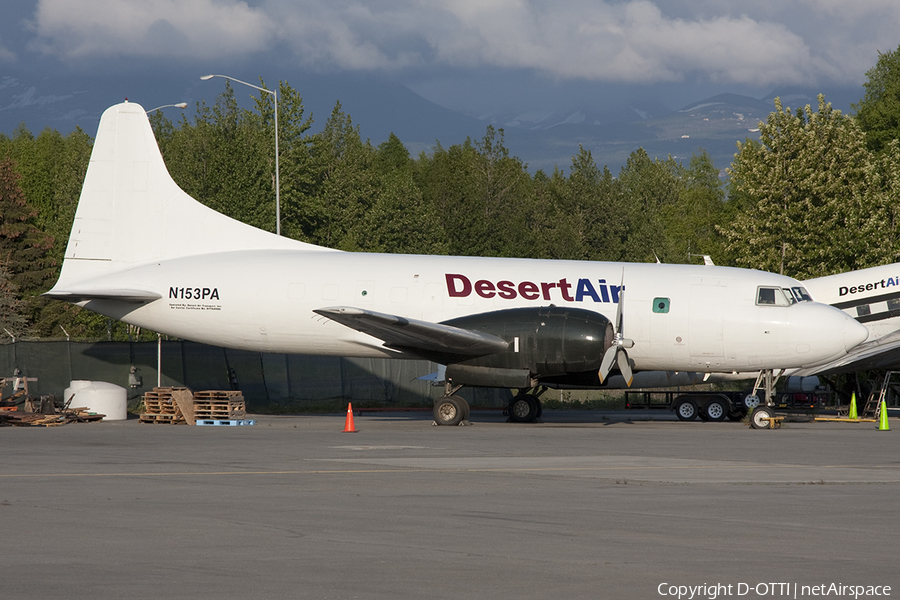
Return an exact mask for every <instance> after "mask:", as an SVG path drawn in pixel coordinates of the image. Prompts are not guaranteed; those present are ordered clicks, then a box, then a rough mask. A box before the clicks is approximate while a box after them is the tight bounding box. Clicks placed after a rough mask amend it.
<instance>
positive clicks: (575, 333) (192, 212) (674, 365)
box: [46, 102, 868, 425]
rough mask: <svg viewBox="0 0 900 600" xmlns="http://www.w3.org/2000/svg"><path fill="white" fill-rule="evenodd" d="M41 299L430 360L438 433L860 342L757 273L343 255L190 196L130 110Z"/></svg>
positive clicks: (98, 159)
mask: <svg viewBox="0 0 900 600" xmlns="http://www.w3.org/2000/svg"><path fill="white" fill-rule="evenodd" d="M626 289H627V300H626V299H625V298H626V294H625V290H626ZM46 295H47V296H49V297H51V298H57V299H61V300H67V301H70V302H74V303H76V304H78V305H79V306H83V307H85V308H88V309H90V310H93V311H96V312H98V313H101V314H104V315H107V316H110V317H113V318H115V319H119V320H121V321H124V322H126V323H131V324H134V325H137V326H140V327H144V328H147V329H151V330H154V331H159V332H162V333H166V334H168V335H173V336H177V337H181V338H186V339H191V340H195V341H198V342H203V343H207V344H213V345H219V346H225V347H231V348H242V349H247V350H254V351H261V352H281V353H298V354H317V355H338V356H362V357H389V358H426V359H430V360H434V361H436V362H438V363H440V364H443V365H446V382H447V383H446V393H445V395H444V396H443V397H442V398H440V399H439V400H437V401H435V406H434V417H435V421H436V422H437V423H438V424H444V425H454V424H458V423H460V422H461V421H462V420H463V419H466V418H467V416H468V410H469V409H468V405H467V404H466V402H465V401H464V400H462V399H461V398H459V397H458V396H455V395H454V393H455V392H456V391H457V390H458V389H459V388H460V387H461V386H463V385H474V386H493V387H507V388H517V389H519V390H520V392H519V394H518V395H517V396H516V397H515V398H514V399H513V400H512V402H511V404H510V417H511V418H512V420H516V421H528V420H533V419H534V418H535V417H536V416H537V415H539V413H540V401H539V399H538V395H539V393H538V394H535V393H531V391H532V390H535V389H538V388H540V389H541V390H542V391H543V390H544V389H546V387H553V386H567V387H575V386H578V387H597V386H599V385H601V384H602V383H603V382H604V381H606V380H607V379H608V378H609V377H610V375H611V373H612V371H613V368H614V367H615V368H617V369H618V372H619V374H620V375H621V376H622V377H623V378H624V381H625V383H626V384H629V385H630V384H631V382H632V379H633V372H634V371H638V372H642V371H664V372H667V373H668V374H670V375H672V376H674V374H675V373H679V372H688V371H690V372H693V371H699V372H704V373H732V372H737V371H759V370H771V369H782V368H801V367H805V366H809V365H816V364H821V363H823V362H828V361H834V360H837V359H840V358H841V357H843V356H845V355H846V354H847V352H848V351H850V350H851V349H852V348H853V347H855V346H856V345H858V344H860V343H861V342H863V341H864V340H865V339H866V336H867V335H868V332H867V330H866V329H865V327H863V326H862V325H860V324H859V323H857V322H856V321H855V320H854V319H852V318H851V317H850V316H848V315H846V314H844V313H843V312H841V311H840V310H837V309H835V308H832V307H830V306H827V305H825V304H819V303H816V302H812V301H808V295H806V294H805V292H804V290H803V287H802V285H801V284H800V282H798V281H797V280H795V279H791V278H789V277H784V276H780V275H775V274H771V273H764V272H760V271H751V270H744V269H735V268H729V267H717V266H709V265H704V266H699V265H696V266H694V265H666V264H633V263H609V262H584V261H550V260H526V259H506V258H476V257H450V256H407V255H392V254H363V253H347V252H339V251H335V250H330V249H327V248H322V247H319V246H315V245H311V244H307V243H303V242H298V241H295V240H291V239H288V238H284V237H280V236H276V235H274V234H272V233H268V232H265V231H262V230H259V229H255V228H253V227H250V226H248V225H245V224H243V223H240V222H238V221H235V220H233V219H231V218H229V217H226V216H224V215H222V214H219V213H217V212H215V211H213V210H211V209H209V208H207V207H205V206H203V205H202V204H200V203H199V202H197V201H195V200H194V199H193V198H191V197H190V196H188V195H187V194H186V193H185V192H184V191H182V190H181V189H180V188H179V187H178V186H177V185H176V184H175V182H174V181H173V180H172V178H171V177H170V176H169V173H168V171H167V170H166V167H165V164H164V162H163V159H162V156H161V155H160V152H159V148H158V146H157V144H156V140H155V138H154V136H153V132H152V130H151V128H150V124H149V121H148V119H147V115H146V113H145V112H144V109H143V108H142V107H141V106H140V105H138V104H135V103H128V102H125V103H122V104H118V105H116V106H113V107H111V108H109V109H107V110H106V111H105V112H104V113H103V117H102V118H101V120H100V127H99V130H98V132H97V138H96V140H95V143H94V149H93V152H92V154H91V161H90V165H89V167H88V171H87V174H86V176H85V181H84V187H83V189H82V193H81V198H80V200H79V204H78V208H77V212H76V214H75V221H74V223H73V226H72V233H71V236H70V238H69V243H68V247H67V248H66V254H65V259H64V261H63V266H62V272H61V274H60V277H59V281H58V282H57V283H56V285H55V286H54V287H53V289H52V290H50V291H49V292H47V293H46ZM796 300H800V301H799V302H798V301H796ZM639 374H640V373H639Z"/></svg>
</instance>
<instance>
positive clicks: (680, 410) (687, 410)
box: [675, 400, 697, 421]
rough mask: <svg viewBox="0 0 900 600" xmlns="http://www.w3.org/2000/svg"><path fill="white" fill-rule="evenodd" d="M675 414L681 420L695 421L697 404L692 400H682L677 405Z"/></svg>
mask: <svg viewBox="0 0 900 600" xmlns="http://www.w3.org/2000/svg"><path fill="white" fill-rule="evenodd" d="M675 414H676V415H678V418H679V419H680V420H681V421H693V420H694V419H696V418H697V405H696V404H694V403H693V402H692V401H691V400H682V401H681V402H679V403H678V404H677V405H676V406H675Z"/></svg>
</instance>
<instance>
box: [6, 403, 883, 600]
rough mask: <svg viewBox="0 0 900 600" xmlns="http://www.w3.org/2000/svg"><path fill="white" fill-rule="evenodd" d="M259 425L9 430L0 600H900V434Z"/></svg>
mask: <svg viewBox="0 0 900 600" xmlns="http://www.w3.org/2000/svg"><path fill="white" fill-rule="evenodd" d="M249 418H252V419H254V420H255V423H256V424H255V425H252V426H237V427H234V426H231V427H229V426H217V427H192V426H187V425H163V424H141V423H138V422H137V420H128V421H113V422H99V423H84V424H80V423H79V424H70V425H66V426H64V427H52V428H43V427H41V428H38V427H31V428H24V427H22V428H20V427H4V428H0V452H2V466H0V528H2V529H0V556H2V563H3V566H2V571H0V573H2V576H0V598H3V599H5V600H14V599H30V598H40V599H47V598H66V599H82V598H83V599H92V600H96V599H105V598H129V599H142V598H153V599H158V598H167V599H177V598H191V599H206V598H210V599H212V598H215V599H227V598H241V599H247V598H260V599H269V598H315V599H319V598H322V599H325V598H377V599H382V598H383V599H392V600H395V599H410V600H412V599H416V600H419V599H423V598H429V599H431V598H439V599H443V598H446V599H454V600H455V599H461V598H499V599H505V598H510V599H513V598H515V599H530V598H535V599H547V598H554V599H558V600H563V599H577V598H662V597H672V598H677V597H679V596H680V598H682V599H683V598H690V597H691V596H693V598H709V599H710V600H713V599H715V598H726V597H735V598H757V597H763V596H765V597H767V598H772V597H776V598H778V597H793V598H801V597H814V596H831V597H851V598H852V597H854V593H852V592H853V590H850V591H849V592H848V588H846V587H844V588H843V592H844V593H840V592H841V590H842V588H841V586H863V587H862V590H863V593H862V594H859V593H858V591H859V590H856V597H857V598H864V597H870V596H874V595H876V594H878V593H879V592H880V597H891V596H893V597H897V596H900V571H898V561H897V549H898V548H900V523H898V518H897V505H898V501H900V454H898V438H897V436H898V435H900V432H898V431H897V430H898V429H900V421H898V420H896V419H891V422H890V426H891V428H892V430H893V431H878V430H877V425H876V424H872V423H859V424H848V423H794V422H788V423H786V424H785V425H784V427H783V428H781V429H777V430H753V429H750V428H749V427H747V425H745V424H743V423H735V422H727V421H726V422H721V423H705V422H700V421H695V422H681V421H677V420H674V417H673V416H672V415H671V414H670V413H665V414H664V413H662V412H657V411H632V412H624V411H623V412H615V413H604V412H582V411H550V410H547V411H545V412H544V416H543V420H544V422H543V423H536V424H512V423H506V422H504V421H505V417H503V416H502V415H501V414H500V413H499V412H496V411H494V412H480V411H473V413H472V417H471V419H472V422H473V425H472V426H470V427H434V426H432V424H431V417H430V414H429V413H409V412H405V413H401V412H397V413H390V412H388V413H376V414H363V415H358V416H355V426H356V429H357V430H358V432H357V433H343V428H344V424H345V415H343V414H341V415H303V416H267V415H252V416H250V417H249ZM679 586H681V587H679ZM716 586H721V587H716ZM729 586H730V587H729ZM742 586H743V587H742ZM815 586H825V588H815ZM829 586H832V587H831V588H830V589H831V590H832V592H831V593H830V594H827V593H822V592H823V591H827V590H828V589H829ZM834 586H837V587H834ZM877 586H890V588H891V589H890V590H886V589H885V588H884V587H880V588H879V587H877ZM867 589H868V590H869V593H866V590H867ZM835 590H836V592H835ZM816 592H818V593H816Z"/></svg>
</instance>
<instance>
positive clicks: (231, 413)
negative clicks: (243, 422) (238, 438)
mask: <svg viewBox="0 0 900 600" xmlns="http://www.w3.org/2000/svg"><path fill="white" fill-rule="evenodd" d="M246 415H247V404H246V402H245V401H244V397H243V396H231V397H230V398H229V399H227V400H212V399H202V400H198V399H197V398H196V396H195V397H194V419H224V420H231V419H242V418H244V417H245V416H246Z"/></svg>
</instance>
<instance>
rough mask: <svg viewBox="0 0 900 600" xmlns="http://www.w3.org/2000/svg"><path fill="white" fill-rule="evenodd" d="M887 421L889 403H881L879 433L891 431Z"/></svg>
mask: <svg viewBox="0 0 900 600" xmlns="http://www.w3.org/2000/svg"><path fill="white" fill-rule="evenodd" d="M890 430H891V428H890V426H889V425H888V420H887V402H885V401H884V400H882V401H881V418H880V419H878V431H890Z"/></svg>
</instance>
